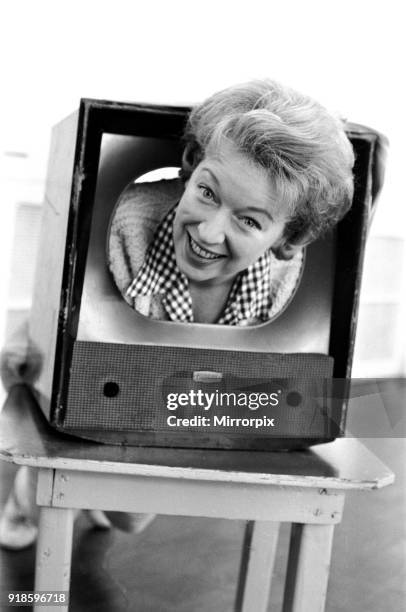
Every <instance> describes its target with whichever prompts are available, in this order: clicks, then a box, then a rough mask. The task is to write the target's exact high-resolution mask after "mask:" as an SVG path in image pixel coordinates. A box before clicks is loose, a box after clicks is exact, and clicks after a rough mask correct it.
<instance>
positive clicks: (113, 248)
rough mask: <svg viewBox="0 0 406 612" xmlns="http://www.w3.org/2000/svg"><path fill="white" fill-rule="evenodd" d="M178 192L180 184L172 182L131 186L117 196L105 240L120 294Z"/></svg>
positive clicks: (136, 268)
mask: <svg viewBox="0 0 406 612" xmlns="http://www.w3.org/2000/svg"><path fill="white" fill-rule="evenodd" d="M182 193H183V184H182V182H181V181H180V180H179V179H174V180H162V181H157V182H154V183H133V184H132V185H130V186H129V187H127V188H126V189H125V190H124V191H123V193H122V194H121V196H120V198H119V199H118V201H117V204H116V206H115V209H114V211H113V215H112V219H111V223H110V231H109V237H108V260H109V268H110V271H111V273H112V274H113V277H114V280H115V282H116V284H117V286H118V288H119V290H120V291H121V293H124V292H125V290H126V289H127V287H128V285H129V284H130V282H131V280H132V279H133V278H134V276H135V274H136V272H137V271H138V270H139V268H140V267H141V265H142V263H143V261H144V257H145V253H146V251H147V248H148V246H149V244H150V242H151V241H152V239H153V236H154V233H155V231H156V229H157V227H158V225H159V223H160V221H161V220H162V219H163V218H164V216H165V215H166V214H167V213H168V211H169V210H170V209H171V208H172V207H173V206H174V205H175V204H176V202H177V201H178V200H179V199H180V198H181V196H182Z"/></svg>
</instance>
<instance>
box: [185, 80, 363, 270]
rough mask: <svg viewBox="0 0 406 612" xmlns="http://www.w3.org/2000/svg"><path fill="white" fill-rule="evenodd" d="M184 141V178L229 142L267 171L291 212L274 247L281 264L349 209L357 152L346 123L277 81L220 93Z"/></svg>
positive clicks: (191, 122) (197, 111) (202, 108)
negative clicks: (213, 150)
mask: <svg viewBox="0 0 406 612" xmlns="http://www.w3.org/2000/svg"><path fill="white" fill-rule="evenodd" d="M184 138H185V141H186V148H185V153H184V162H183V169H182V177H183V178H184V179H188V178H189V176H190V175H191V173H192V172H193V170H194V168H195V167H196V166H197V165H198V164H199V163H200V161H201V160H202V159H203V158H204V156H205V153H206V151H207V149H208V147H209V146H210V148H212V147H217V146H218V145H219V144H220V141H221V140H222V139H223V138H227V139H228V140H230V141H231V142H232V143H233V144H234V145H235V146H236V147H237V149H238V150H239V151H240V152H242V153H244V154H245V155H247V157H248V158H249V159H250V160H252V161H253V162H254V163H256V164H258V165H259V166H261V167H262V168H265V169H266V170H267V172H269V175H270V177H271V179H272V181H273V183H274V185H275V187H276V190H277V193H278V195H279V197H280V198H281V199H282V200H283V201H284V202H286V206H287V207H289V212H290V217H289V219H290V220H289V221H288V223H287V224H286V227H285V232H284V235H283V241H282V243H281V245H280V246H278V247H277V248H276V249H275V255H276V256H277V257H279V258H281V259H289V258H290V257H291V256H292V254H293V253H294V251H295V249H297V248H298V247H300V246H302V245H304V244H307V243H308V242H311V241H312V240H314V239H315V238H317V237H318V236H319V235H321V234H322V233H324V232H325V231H327V230H329V229H330V228H331V227H333V226H334V225H335V224H336V223H337V222H338V221H339V220H340V219H341V218H342V217H343V216H344V214H345V213H346V212H347V211H348V209H349V208H350V206H351V202H352V196H353V176H352V167H353V164H354V154H353V149H352V146H351V143H350V142H349V140H348V138H347V136H346V134H345V131H344V127H343V123H342V122H341V121H340V120H339V119H337V118H335V117H334V116H333V115H331V114H330V113H329V112H328V111H327V110H326V109H325V108H324V107H323V106H322V105H321V104H319V103H318V102H316V101H315V100H313V99H312V98H310V97H308V96H305V95H302V94H300V93H298V92H296V91H294V90H292V89H290V88H287V87H284V86H283V85H281V84H279V83H277V82H275V81H271V80H263V81H252V82H249V83H246V84H242V85H236V86H233V87H229V88H227V89H224V90H223V91H220V92H218V93H216V94H214V95H213V96H211V97H210V98H208V99H207V100H205V101H204V102H203V103H201V104H199V105H198V106H196V107H195V108H193V110H192V111H191V113H190V115H189V118H188V122H187V125H186V129H185V134H184Z"/></svg>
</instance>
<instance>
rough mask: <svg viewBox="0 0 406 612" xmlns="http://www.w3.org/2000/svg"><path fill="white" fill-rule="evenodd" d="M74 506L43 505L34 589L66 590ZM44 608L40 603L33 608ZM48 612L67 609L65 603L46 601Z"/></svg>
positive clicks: (59, 611)
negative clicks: (56, 506)
mask: <svg viewBox="0 0 406 612" xmlns="http://www.w3.org/2000/svg"><path fill="white" fill-rule="evenodd" d="M73 518H74V510H71V509H65V508H52V507H47V506H42V507H41V508H40V515H39V530H38V543H37V554H36V565H35V590H36V591H47V592H50V591H68V592H69V583H70V567H71V553H72V535H73ZM34 610H35V612H39V611H40V610H44V608H43V606H38V607H35V608H34ZM46 610H47V612H66V611H67V610H68V607H67V606H61V605H58V606H50V605H47V608H46Z"/></svg>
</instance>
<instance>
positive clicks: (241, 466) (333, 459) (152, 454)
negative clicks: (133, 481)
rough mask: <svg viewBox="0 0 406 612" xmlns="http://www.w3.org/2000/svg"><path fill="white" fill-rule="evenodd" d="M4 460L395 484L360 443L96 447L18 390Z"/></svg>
mask: <svg viewBox="0 0 406 612" xmlns="http://www.w3.org/2000/svg"><path fill="white" fill-rule="evenodd" d="M0 459H2V460H5V461H9V462H12V463H16V464H19V465H29V466H34V467H42V468H53V469H64V470H82V471H89V472H106V473H117V474H133V475H138V476H149V477H164V478H178V479H189V480H214V481H224V482H236V483H247V484H269V485H282V486H300V487H321V488H330V489H341V490H345V489H363V490H367V489H377V488H381V487H384V486H387V485H389V484H391V483H392V482H393V481H394V474H393V473H392V472H391V471H390V470H389V468H387V467H386V466H385V465H384V464H383V463H382V462H381V461H380V460H379V459H378V458H377V457H376V455H374V454H373V453H372V452H371V451H369V450H368V449H367V448H366V447H365V446H364V445H363V444H362V443H361V442H360V441H359V440H357V439H354V438H341V439H338V440H335V441H334V442H330V443H327V444H321V445H318V446H313V447H312V448H311V449H308V450H301V451H289V452H277V451H273V452H265V451H235V450H212V449H207V450H206V449H179V448H176V449H175V448H146V447H130V446H113V445H106V444H98V443H94V442H88V441H85V440H81V439H79V438H73V437H70V436H67V435H64V434H60V433H59V432H57V431H55V430H54V429H53V428H52V427H50V426H49V424H48V422H47V421H46V419H45V417H44V416H43V414H42V412H41V410H40V409H39V407H38V405H37V403H36V402H35V399H34V398H33V396H32V395H31V393H30V391H29V389H28V388H27V387H25V386H24V385H19V386H16V387H14V388H13V389H12V390H11V392H10V394H9V396H8V398H7V401H6V403H5V405H4V407H3V410H2V411H1V414H0Z"/></svg>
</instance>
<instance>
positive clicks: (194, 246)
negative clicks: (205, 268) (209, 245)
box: [188, 233, 226, 260]
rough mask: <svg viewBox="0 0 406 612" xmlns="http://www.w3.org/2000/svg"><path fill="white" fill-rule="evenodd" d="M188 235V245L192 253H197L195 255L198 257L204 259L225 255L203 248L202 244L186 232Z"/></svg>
mask: <svg viewBox="0 0 406 612" xmlns="http://www.w3.org/2000/svg"><path fill="white" fill-rule="evenodd" d="M188 237H189V245H190V248H191V250H192V253H194V254H195V255H197V257H200V258H201V259H206V260H214V259H221V258H222V257H226V255H223V254H222V253H214V252H213V251H209V250H207V249H204V248H203V247H202V246H200V244H198V243H197V242H196V240H193V238H192V236H191V235H190V234H189V233H188Z"/></svg>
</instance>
